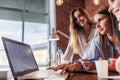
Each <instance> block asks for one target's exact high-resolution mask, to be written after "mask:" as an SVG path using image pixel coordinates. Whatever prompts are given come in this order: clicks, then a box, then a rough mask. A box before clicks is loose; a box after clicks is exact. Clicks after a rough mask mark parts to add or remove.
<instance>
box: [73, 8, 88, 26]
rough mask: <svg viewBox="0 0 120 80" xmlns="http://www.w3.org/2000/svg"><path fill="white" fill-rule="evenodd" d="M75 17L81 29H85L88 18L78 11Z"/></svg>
mask: <svg viewBox="0 0 120 80" xmlns="http://www.w3.org/2000/svg"><path fill="white" fill-rule="evenodd" d="M74 17H75V21H76V23H77V24H78V25H80V26H81V27H83V26H84V25H85V24H86V23H87V19H86V17H85V16H83V15H82V14H81V13H80V11H78V10H76V11H75V12H74Z"/></svg>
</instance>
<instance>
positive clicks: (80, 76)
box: [67, 72, 120, 80]
mask: <svg viewBox="0 0 120 80" xmlns="http://www.w3.org/2000/svg"><path fill="white" fill-rule="evenodd" d="M109 75H112V76H113V75H119V74H118V73H115V72H110V73H109ZM67 80H120V79H100V78H98V76H97V74H96V73H85V72H80V73H70V75H69V77H68V79H67Z"/></svg>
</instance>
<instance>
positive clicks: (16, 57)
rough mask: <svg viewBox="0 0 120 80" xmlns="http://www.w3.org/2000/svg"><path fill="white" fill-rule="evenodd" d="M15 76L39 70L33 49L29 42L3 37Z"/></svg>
mask: <svg viewBox="0 0 120 80" xmlns="http://www.w3.org/2000/svg"><path fill="white" fill-rule="evenodd" d="M2 40H3V44H4V47H5V51H6V54H7V57H8V61H9V64H10V67H11V70H12V73H13V76H14V77H16V78H17V77H18V76H22V75H24V74H26V73H30V72H32V71H36V70H38V66H37V64H36V61H35V58H34V56H33V53H32V49H31V47H30V46H29V45H28V44H25V43H22V42H18V41H15V40H12V39H8V38H5V37H2Z"/></svg>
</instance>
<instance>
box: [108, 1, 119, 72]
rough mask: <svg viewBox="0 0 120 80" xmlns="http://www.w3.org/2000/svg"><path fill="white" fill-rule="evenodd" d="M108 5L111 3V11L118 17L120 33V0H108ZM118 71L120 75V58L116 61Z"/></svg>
mask: <svg viewBox="0 0 120 80" xmlns="http://www.w3.org/2000/svg"><path fill="white" fill-rule="evenodd" d="M108 3H109V11H110V12H112V13H113V14H114V15H115V16H116V18H117V20H118V22H119V31H120V0H108ZM118 33H119V34H120V32H118ZM118 37H119V38H120V35H118ZM119 49H120V47H119ZM116 70H117V71H118V72H119V73H120V57H119V58H118V59H117V60H116Z"/></svg>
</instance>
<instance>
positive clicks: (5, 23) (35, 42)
mask: <svg viewBox="0 0 120 80" xmlns="http://www.w3.org/2000/svg"><path fill="white" fill-rule="evenodd" d="M49 6H50V3H49V0H0V15H1V16H0V25H1V26H0V38H1V37H2V36H4V37H8V38H11V39H14V40H18V41H21V42H24V43H28V44H30V46H31V47H32V50H33V53H34V56H35V59H36V61H37V63H38V65H39V66H48V65H50V61H51V58H50V43H49V41H48V38H49V34H50V29H51V28H50V9H49V8H50V7H49ZM0 66H4V67H5V66H8V62H7V57H6V54H5V51H4V47H3V43H2V41H1V39H0Z"/></svg>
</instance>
